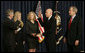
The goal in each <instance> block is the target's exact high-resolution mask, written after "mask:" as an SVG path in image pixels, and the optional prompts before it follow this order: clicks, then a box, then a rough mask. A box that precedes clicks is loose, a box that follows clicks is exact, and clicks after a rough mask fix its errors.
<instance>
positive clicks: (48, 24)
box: [39, 8, 56, 52]
mask: <svg viewBox="0 0 85 53" xmlns="http://www.w3.org/2000/svg"><path fill="white" fill-rule="evenodd" d="M45 15H46V18H47V19H45V20H44V22H42V20H41V19H40V18H39V21H40V23H41V25H42V26H44V28H45V33H44V35H45V41H46V48H47V51H48V52H56V39H55V30H56V20H55V18H54V16H53V11H52V9H50V8H49V9H46V12H45ZM39 17H41V16H39Z"/></svg>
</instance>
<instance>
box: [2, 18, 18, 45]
mask: <svg viewBox="0 0 85 53" xmlns="http://www.w3.org/2000/svg"><path fill="white" fill-rule="evenodd" d="M19 23H20V22H19V21H16V22H15V23H14V21H12V20H10V19H9V18H5V19H4V21H3V44H4V45H3V46H5V45H7V46H14V45H15V35H14V30H16V29H17V26H18V25H19Z"/></svg>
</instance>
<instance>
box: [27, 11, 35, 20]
mask: <svg viewBox="0 0 85 53" xmlns="http://www.w3.org/2000/svg"><path fill="white" fill-rule="evenodd" d="M31 13H32V14H33V15H34V19H33V20H35V19H36V14H35V13H34V12H33V11H31V12H29V13H28V14H27V20H30V18H31V17H30V15H31Z"/></svg>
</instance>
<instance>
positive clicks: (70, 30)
mask: <svg viewBox="0 0 85 53" xmlns="http://www.w3.org/2000/svg"><path fill="white" fill-rule="evenodd" d="M77 11H78V10H77V8H76V7H75V6H71V7H70V9H69V15H70V16H71V18H70V19H69V20H68V21H67V22H68V23H67V31H66V37H65V38H64V42H66V40H67V47H68V51H70V52H79V51H80V48H79V47H80V37H81V35H82V25H81V24H82V23H81V18H80V17H79V16H78V15H77V14H76V13H77Z"/></svg>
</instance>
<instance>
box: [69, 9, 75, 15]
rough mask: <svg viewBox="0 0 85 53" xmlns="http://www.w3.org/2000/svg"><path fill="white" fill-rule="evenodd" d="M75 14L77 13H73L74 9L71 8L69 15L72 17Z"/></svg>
mask: <svg viewBox="0 0 85 53" xmlns="http://www.w3.org/2000/svg"><path fill="white" fill-rule="evenodd" d="M74 14H75V12H74V11H73V8H70V9H69V15H70V16H73V15H74Z"/></svg>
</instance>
